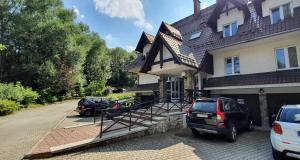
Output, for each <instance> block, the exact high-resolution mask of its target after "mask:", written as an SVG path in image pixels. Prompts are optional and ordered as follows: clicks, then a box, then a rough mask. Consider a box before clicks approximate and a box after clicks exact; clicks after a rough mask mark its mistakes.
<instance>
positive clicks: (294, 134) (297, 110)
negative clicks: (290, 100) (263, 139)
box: [271, 105, 300, 160]
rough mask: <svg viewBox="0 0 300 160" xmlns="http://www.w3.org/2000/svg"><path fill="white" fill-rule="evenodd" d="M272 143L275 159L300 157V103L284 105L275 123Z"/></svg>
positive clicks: (272, 131)
mask: <svg viewBox="0 0 300 160" xmlns="http://www.w3.org/2000/svg"><path fill="white" fill-rule="evenodd" d="M271 143H272V149H273V157H274V159H275V160H280V159H287V157H293V158H298V159H300V105H285V106H283V107H282V108H281V109H280V110H279V112H278V114H277V117H276V120H275V121H274V123H273V126H272V130H271Z"/></svg>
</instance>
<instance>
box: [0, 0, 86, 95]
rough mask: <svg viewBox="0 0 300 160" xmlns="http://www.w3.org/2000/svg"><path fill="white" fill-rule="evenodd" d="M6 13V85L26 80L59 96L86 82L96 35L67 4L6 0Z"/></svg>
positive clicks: (2, 33) (1, 37)
mask: <svg viewBox="0 0 300 160" xmlns="http://www.w3.org/2000/svg"><path fill="white" fill-rule="evenodd" d="M0 9H1V12H0V18H1V19H2V21H0V43H1V44H3V45H5V46H6V50H5V51H4V53H3V54H1V55H0V56H1V57H0V60H1V62H2V63H0V65H1V66H0V68H1V69H0V81H4V82H15V81H20V82H21V83H22V84H23V85H26V86H32V87H33V88H34V89H38V90H40V91H44V90H51V92H52V93H53V94H55V95H59V96H61V95H66V94H68V93H69V92H71V91H72V90H73V89H74V87H75V86H77V85H78V84H80V85H82V84H83V83H84V79H83V77H84V76H83V69H82V65H83V64H84V61H85V57H86V53H87V51H88V50H89V48H90V45H91V43H90V42H91V38H90V35H89V34H90V31H89V29H88V27H87V26H85V25H84V24H76V23H75V22H74V19H75V17H76V16H75V13H74V12H73V11H72V10H67V9H65V8H64V6H63V4H62V2H61V0H43V1H37V0H19V1H18V0H13V1H12V0H2V1H1V2H0ZM3 62H5V63H3ZM48 69H49V70H48ZM48 78H49V79H48Z"/></svg>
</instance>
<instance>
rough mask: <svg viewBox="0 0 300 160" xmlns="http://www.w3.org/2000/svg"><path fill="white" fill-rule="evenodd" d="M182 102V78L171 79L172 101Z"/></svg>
mask: <svg viewBox="0 0 300 160" xmlns="http://www.w3.org/2000/svg"><path fill="white" fill-rule="evenodd" d="M179 100H180V78H178V77H171V101H179Z"/></svg>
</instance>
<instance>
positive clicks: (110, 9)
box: [94, 0, 153, 31]
mask: <svg viewBox="0 0 300 160" xmlns="http://www.w3.org/2000/svg"><path fill="white" fill-rule="evenodd" d="M94 3H95V7H96V9H97V10H98V11H99V12H100V13H103V14H106V15H108V16H110V17H112V18H114V17H117V18H122V19H127V20H132V21H133V22H134V24H135V25H136V26H138V27H140V28H145V29H146V30H147V31H152V29H153V26H152V24H151V23H149V22H148V21H146V19H145V12H144V7H143V4H142V2H141V0H94Z"/></svg>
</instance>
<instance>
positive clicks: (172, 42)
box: [141, 32, 197, 73]
mask: <svg viewBox="0 0 300 160" xmlns="http://www.w3.org/2000/svg"><path fill="white" fill-rule="evenodd" d="M163 46H165V47H166V48H167V49H168V51H169V52H170V54H171V55H172V57H173V60H174V62H175V63H176V64H185V65H187V66H190V67H193V68H197V63H196V60H195V59H193V58H191V57H189V56H186V55H184V54H180V53H177V52H187V51H188V49H189V48H188V47H187V46H183V45H182V42H181V41H179V40H177V39H174V38H172V37H170V36H168V35H166V34H164V33H161V32H159V33H158V34H157V36H156V37H155V40H154V43H153V45H152V47H151V49H150V52H149V56H148V57H147V59H146V62H145V64H144V65H143V67H142V69H141V72H143V73H146V72H148V71H149V70H151V66H152V65H153V63H154V61H155V58H156V57H157V56H161V57H160V64H161V65H163V59H162V55H161V54H163V53H162V52H160V51H161V50H162V49H163ZM179 46H180V47H179ZM185 47H186V48H185ZM183 48H184V49H183Z"/></svg>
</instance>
